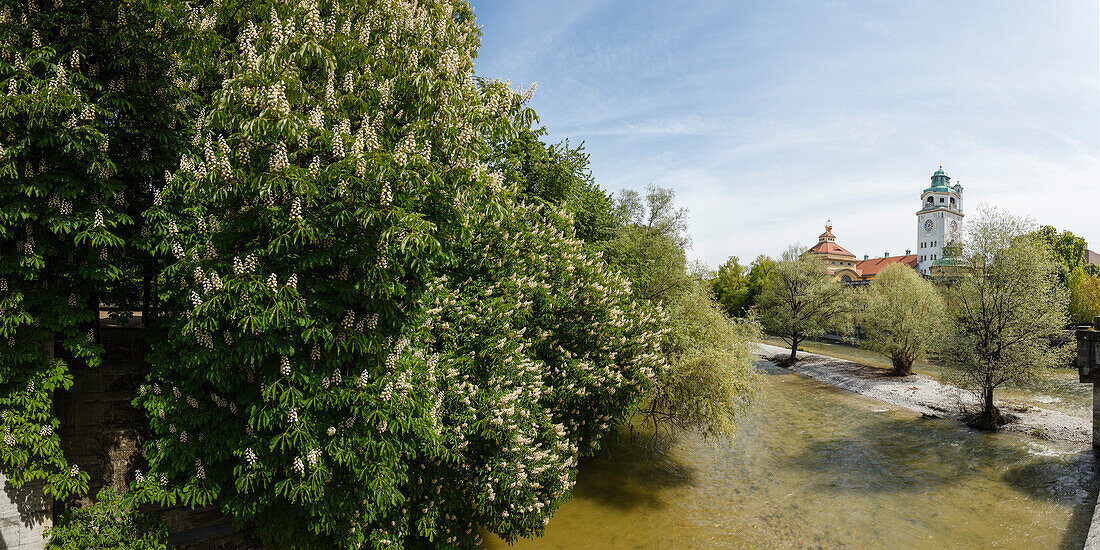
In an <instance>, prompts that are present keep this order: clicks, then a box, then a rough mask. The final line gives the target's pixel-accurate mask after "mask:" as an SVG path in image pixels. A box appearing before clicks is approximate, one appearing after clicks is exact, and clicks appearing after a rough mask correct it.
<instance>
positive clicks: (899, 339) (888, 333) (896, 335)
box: [858, 264, 945, 376]
mask: <svg viewBox="0 0 1100 550" xmlns="http://www.w3.org/2000/svg"><path fill="white" fill-rule="evenodd" d="M859 298H860V299H859V304H860V306H861V310H860V311H859V315H858V317H859V323H860V329H861V330H862V333H863V339H862V340H861V341H860V344H861V345H862V346H863V347H865V348H867V349H870V350H872V351H875V352H878V353H881V354H883V355H885V356H886V357H889V358H890V360H891V362H892V363H893V365H894V374H895V375H897V376H908V375H909V374H910V373H911V372H912V370H913V363H914V362H915V361H919V360H921V359H922V358H923V357H924V355H925V353H926V352H927V351H928V350H929V349H930V347H931V346H932V345H933V344H934V343H935V342H936V340H937V338H939V337H940V335H941V333H942V330H943V322H944V316H945V311H944V305H943V298H941V297H940V294H939V292H938V291H937V289H936V287H935V285H933V284H932V282H930V281H928V280H927V279H924V278H922V277H921V276H920V275H918V274H917V272H916V271H914V270H913V269H912V268H910V267H909V266H906V265H903V264H892V265H889V266H886V268H885V269H883V270H882V271H880V272H879V273H878V275H876V276H875V278H874V279H872V280H871V285H870V288H868V289H867V290H866V291H865V292H864V293H862V294H861V295H860V297H859Z"/></svg>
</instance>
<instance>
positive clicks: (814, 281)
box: [759, 245, 848, 361]
mask: <svg viewBox="0 0 1100 550" xmlns="http://www.w3.org/2000/svg"><path fill="white" fill-rule="evenodd" d="M842 292H843V288H842V287H841V286H840V283H838V282H836V281H835V280H834V279H833V277H832V276H831V275H829V273H828V271H827V270H826V269H825V263H824V262H823V261H822V260H821V259H820V258H818V257H816V256H814V255H813V254H803V250H802V248H801V247H799V246H798V245H793V246H791V247H790V248H788V249H787V250H786V251H785V252H784V253H783V256H782V257H781V259H780V260H779V261H778V262H776V263H775V266H774V268H773V269H772V271H771V273H770V275H769V276H768V278H767V282H766V283H765V284H764V290H763V292H762V293H761V295H760V302H759V305H760V319H761V322H762V323H763V326H764V330H766V331H767V332H768V333H770V334H774V335H776V336H779V337H780V338H783V339H784V340H786V341H787V343H788V344H790V346H791V355H790V359H789V360H790V361H794V360H796V359H797V358H798V355H797V354H798V344H800V343H802V342H803V341H804V340H806V339H807V338H813V337H814V336H819V335H821V334H824V333H825V332H827V331H829V330H834V329H839V328H841V327H843V326H845V325H846V324H847V314H848V304H847V302H846V301H845V299H844V296H843V294H842Z"/></svg>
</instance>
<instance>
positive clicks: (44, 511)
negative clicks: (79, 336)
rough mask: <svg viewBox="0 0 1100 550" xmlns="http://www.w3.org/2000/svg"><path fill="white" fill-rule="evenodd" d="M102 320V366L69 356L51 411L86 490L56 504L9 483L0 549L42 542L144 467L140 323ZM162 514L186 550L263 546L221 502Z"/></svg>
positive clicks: (2, 505)
mask: <svg viewBox="0 0 1100 550" xmlns="http://www.w3.org/2000/svg"><path fill="white" fill-rule="evenodd" d="M103 321H104V322H103V326H102V328H101V329H100V331H99V340H100V342H102V344H103V347H104V354H103V363H102V365H101V366H99V367H96V368H89V367H87V366H84V365H82V364H81V362H80V361H78V360H74V359H73V358H72V357H64V359H65V360H66V361H67V362H69V365H70V366H71V370H72V373H73V386H72V388H70V389H69V390H68V391H61V392H57V393H56V394H55V395H54V412H55V414H57V417H58V419H59V420H60V421H61V425H60V427H59V428H58V434H59V435H60V436H61V448H62V450H63V451H64V453H65V457H66V458H67V459H68V460H69V461H70V462H71V463H73V464H77V465H79V466H80V469H81V470H84V471H86V472H88V474H89V475H90V476H91V481H90V483H89V492H88V495H87V496H85V497H82V498H80V499H73V500H71V501H67V502H51V501H50V500H49V499H47V498H45V497H44V496H43V495H42V492H41V490H40V486H33V487H32V486H29V485H28V486H25V487H24V488H23V489H20V490H16V489H14V488H12V487H11V486H10V485H7V484H6V483H5V493H6V495H5V497H4V498H0V550H3V549H7V548H11V549H19V550H32V549H33V550H37V549H41V548H44V547H45V540H44V539H43V538H42V531H43V528H44V527H45V526H48V525H51V524H52V519H53V518H54V517H56V516H57V515H58V514H60V513H62V512H63V511H64V509H65V508H66V507H68V506H80V505H84V504H87V503H89V502H91V498H92V497H94V496H95V494H96V493H98V492H99V490H100V489H101V488H103V487H105V486H110V487H112V488H114V489H115V490H116V491H119V492H124V491H126V489H127V487H128V486H129V484H130V482H131V481H133V479H134V473H135V471H136V470H137V469H139V468H141V469H143V470H144V469H145V461H144V458H143V457H142V455H141V443H142V438H143V435H144V429H145V428H144V427H145V426H146V421H145V418H144V416H143V414H142V413H141V411H139V410H137V409H136V408H135V407H134V406H133V405H131V401H132V400H133V398H134V396H135V395H136V394H137V388H138V386H139V385H141V383H142V381H143V380H144V378H145V374H146V372H147V371H148V366H147V365H146V363H145V355H146V353H147V352H148V348H147V345H146V344H145V341H144V339H143V335H142V330H143V329H142V328H141V326H140V324H139V323H136V322H135V323H130V324H129V325H119V324H113V323H110V322H109V321H108V320H107V319H104V320H103ZM0 481H3V477H2V476H0ZM157 512H158V513H160V515H161V516H162V517H163V518H164V519H165V521H166V522H167V523H168V527H169V530H170V532H171V539H170V542H171V543H172V544H173V545H174V546H175V547H177V548H180V549H181V550H187V549H199V548H202V549H211V550H222V549H226V550H228V549H238V548H242V549H247V548H259V545H258V544H256V543H255V542H254V541H252V540H250V538H249V537H248V535H247V530H243V531H242V530H238V529H236V528H234V526H233V525H232V523H231V522H230V521H229V519H228V518H226V517H225V516H224V515H222V514H221V513H220V512H219V511H218V510H217V509H216V508H203V509H197V510H192V509H189V508H185V507H181V506H176V507H172V508H168V509H164V510H158V511H157Z"/></svg>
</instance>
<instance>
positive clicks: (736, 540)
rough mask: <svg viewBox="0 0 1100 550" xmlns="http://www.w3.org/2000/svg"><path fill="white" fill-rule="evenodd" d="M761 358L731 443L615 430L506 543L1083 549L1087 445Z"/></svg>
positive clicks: (1091, 491)
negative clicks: (954, 416) (572, 483)
mask: <svg viewBox="0 0 1100 550" xmlns="http://www.w3.org/2000/svg"><path fill="white" fill-rule="evenodd" d="M761 368H762V369H764V370H765V372H766V374H765V376H764V380H763V383H762V386H763V387H762V389H761V392H760V394H759V395H758V398H757V400H756V404H755V406H754V407H753V408H752V409H751V410H749V411H747V412H746V413H745V414H744V415H743V417H742V419H741V422H740V424H739V427H738V433H737V434H736V436H735V437H733V438H732V439H731V440H730V441H729V442H726V441H721V442H704V441H702V440H700V439H699V438H697V437H693V436H692V437H681V438H679V439H678V440H675V441H670V440H667V439H657V440H651V439H650V438H642V439H636V440H635V441H634V442H631V441H630V440H629V438H626V437H620V438H619V439H618V440H617V441H615V442H612V443H610V444H608V445H607V446H606V448H605V449H604V450H603V451H602V452H601V453H600V454H599V455H598V456H596V457H594V458H592V459H589V460H587V461H584V462H583V463H582V465H581V472H580V475H579V478H578V481H577V485H576V487H575V489H574V495H575V496H574V499H573V500H572V501H570V502H568V503H566V504H565V505H563V506H562V507H561V509H559V510H558V511H557V513H556V514H555V516H554V518H553V519H551V520H550V524H549V526H548V527H547V529H546V534H545V536H543V537H542V538H539V539H535V540H521V541H518V542H517V543H516V544H515V545H514V546H512V548H519V549H570V550H571V549H580V548H598V549H650V548H652V549H662V550H669V549H679V548H890V549H904V548H937V549H938V548H1021V549H1037V548H1044V549H1045V548H1081V546H1082V544H1083V542H1084V538H1085V536H1086V534H1087V530H1088V524H1089V520H1090V519H1091V513H1092V506H1093V503H1094V502H1095V500H1096V484H1097V482H1096V479H1095V475H1094V473H1095V469H1096V468H1095V459H1094V458H1093V457H1092V454H1091V452H1088V449H1087V448H1086V447H1084V446H1080V445H1069V444H1060V443H1054V442H1049V441H1042V440H1038V439H1034V438H1029V437H1026V436H1020V435H1018V434H989V433H980V432H976V431H972V430H969V429H966V428H963V427H961V426H960V425H959V424H957V423H955V422H954V421H950V420H939V419H929V420H922V419H920V418H919V415H917V414H916V413H913V412H910V411H906V410H903V409H899V408H896V407H892V406H889V405H886V404H884V403H882V402H879V401H874V400H870V399H866V398H863V397H861V396H858V395H854V394H851V393H848V392H844V391H841V390H837V389H835V388H832V387H831V386H826V385H823V384H820V383H818V382H815V381H812V380H808V379H805V378H803V377H800V376H798V375H794V374H789V373H787V372H786V371H784V370H782V369H778V368H775V367H771V366H770V365H766V364H763V363H762V364H761ZM485 547H486V548H487V549H493V550H496V549H503V548H509V546H508V545H506V544H504V543H503V542H501V541H500V540H498V539H495V538H493V537H489V540H488V541H487V542H486V544H485Z"/></svg>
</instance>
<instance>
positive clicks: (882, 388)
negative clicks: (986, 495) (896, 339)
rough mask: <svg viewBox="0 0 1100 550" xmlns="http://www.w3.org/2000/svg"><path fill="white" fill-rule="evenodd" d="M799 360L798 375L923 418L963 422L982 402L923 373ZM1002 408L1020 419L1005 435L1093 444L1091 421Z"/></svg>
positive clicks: (768, 350)
mask: <svg viewBox="0 0 1100 550" xmlns="http://www.w3.org/2000/svg"><path fill="white" fill-rule="evenodd" d="M759 346H760V354H761V356H762V357H764V358H769V357H773V356H775V355H779V354H784V355H786V354H788V353H790V349H784V348H780V347H777V346H771V345H768V344H759ZM798 358H799V360H798V362H797V363H795V365H794V366H793V367H791V368H790V370H791V371H793V372H796V373H798V374H801V375H802V376H805V377H807V378H812V379H814V380H817V381H819V382H823V383H825V384H829V385H831V386H836V387H838V388H841V389H845V390H848V391H851V392H854V393H858V394H860V395H864V396H867V397H870V398H872V399H878V400H879V401H884V402H886V403H890V404H892V405H897V406H899V407H902V408H905V409H909V410H911V411H916V412H919V413H922V414H930V415H935V416H939V417H944V418H955V419H957V420H960V421H961V420H962V415H961V410H962V408H963V406H966V407H974V406H976V405H978V403H979V400H978V397H977V396H976V395H974V394H973V393H970V392H968V391H965V390H962V389H960V388H957V387H955V386H951V385H948V384H943V383H941V382H938V381H936V380H934V379H932V378H929V377H927V376H923V375H919V374H914V375H911V376H906V377H900V378H899V377H896V376H889V375H888V374H887V371H885V370H882V369H878V368H875V367H870V366H867V365H863V364H860V363H853V362H851V361H845V360H843V359H837V358H835V357H828V356H825V355H818V354H815V353H807V352H801V351H800V352H798ZM997 407H998V408H1000V409H1001V410H1002V411H1003V412H1007V413H1011V414H1014V415H1016V416H1017V417H1018V418H1017V420H1016V421H1015V422H1012V423H1010V424H1008V425H1006V426H1004V428H1003V429H1004V431H1009V432H1020V433H1025V434H1028V435H1033V436H1037V437H1041V438H1044V439H1052V440H1058V441H1069V442H1073V443H1089V442H1091V441H1092V422H1091V419H1089V418H1085V417H1080V416H1074V415H1069V414H1065V413H1062V412H1058V411H1050V410H1045V409H1041V408H1038V407H1035V406H1030V405H1021V404H1018V403H1011V402H1003V401H999V400H998V401H997Z"/></svg>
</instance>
